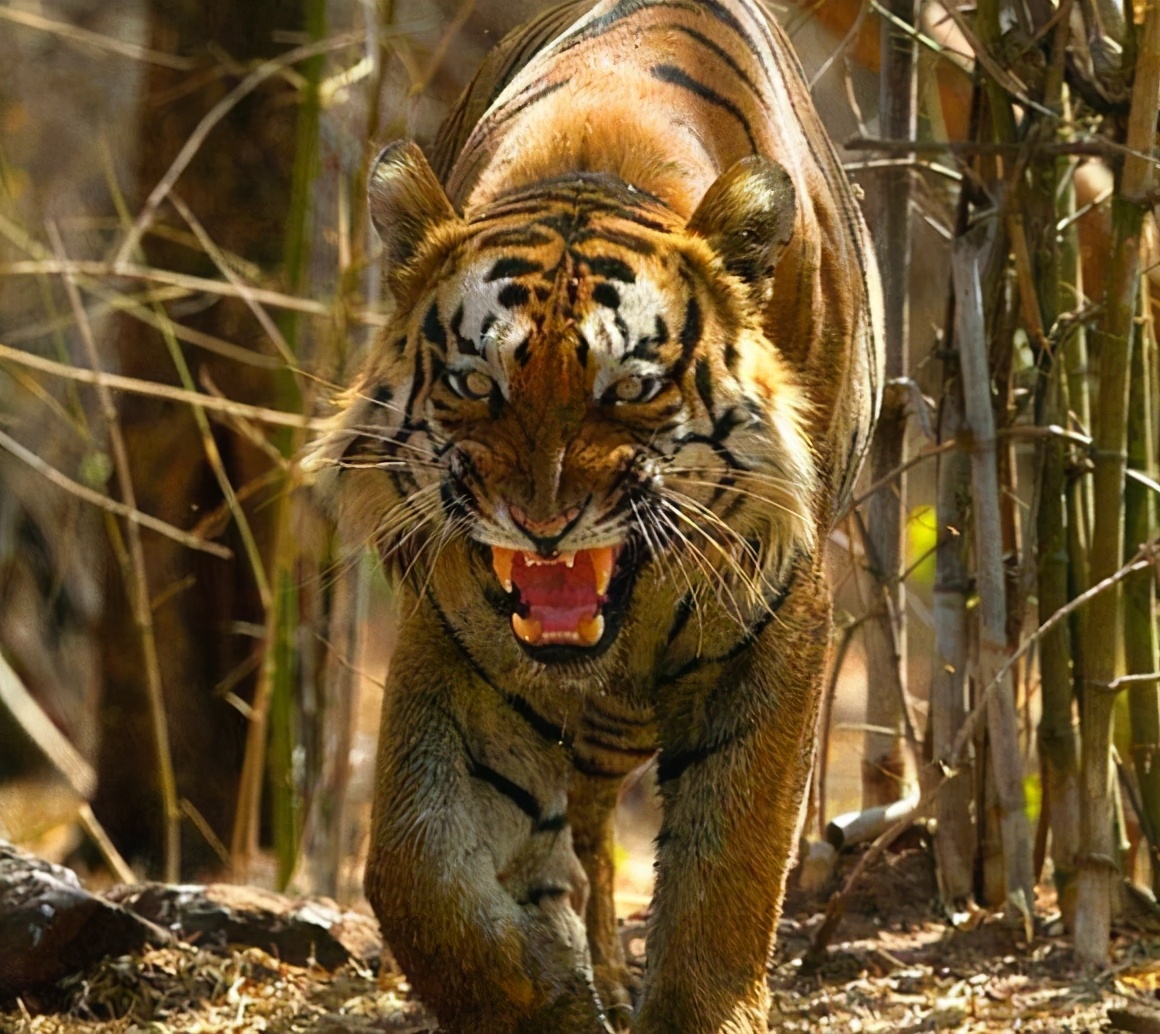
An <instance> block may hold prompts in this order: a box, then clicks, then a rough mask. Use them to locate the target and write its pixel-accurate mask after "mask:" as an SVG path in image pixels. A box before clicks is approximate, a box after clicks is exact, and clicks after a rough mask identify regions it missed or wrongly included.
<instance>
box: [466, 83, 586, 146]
mask: <svg viewBox="0 0 1160 1034" xmlns="http://www.w3.org/2000/svg"><path fill="white" fill-rule="evenodd" d="M543 81H544V80H543V79H538V80H537V81H536V82H534V83H532V84H531V86H529V87H528V90H527V91H525V95H524V96H523V97H522V98H521V99H520V100H519V101H517V102H516V103H514V104H510V105H506V106H505V107H503V108H501V109H500V110H499V111H497V112H496V113H495V114H494V115H493V116H492V117H491V118H489V119H487V120H486V122H487V123H488V124H489V126H490V127H493V128H494V127H497V126H502V125H503V124H504V123H505V122H510V121H511V120H512V119H513V118H515V117H516V116H517V115H518V114H519V113H520V112H521V111H527V110H528V108H530V107H532V106H533V105H535V104H539V102H540V101H542V100H543V99H544V98H545V97H550V96H551V95H552V94H553V93H555V92H556V91H557V90H562V89H564V87H565V86H567V85H568V84H569V83H570V82H571V81H572V80H571V79H559V80H557V81H556V82H554V83H548V85H547V86H542V87H541V88H540V89H539V90H536V91H535V92H529V91H532V90H533V88H534V87H537V86H541V84H542V83H543ZM483 124H484V123H483V122H480V123H479V124H478V125H477V126H476V127H475V129H474V130H472V134H471V135H472V136H476V135H477V134H478V133H479V127H480V126H482V125H483ZM486 139H487V134H482V135H480V141H481V143H483V142H485V141H486Z"/></svg>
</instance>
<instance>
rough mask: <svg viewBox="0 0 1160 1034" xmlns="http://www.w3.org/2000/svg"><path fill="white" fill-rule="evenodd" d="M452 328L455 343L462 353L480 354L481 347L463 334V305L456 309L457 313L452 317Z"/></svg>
mask: <svg viewBox="0 0 1160 1034" xmlns="http://www.w3.org/2000/svg"><path fill="white" fill-rule="evenodd" d="M451 330H452V332H453V333H454V334H455V344H456V345H457V346H458V348H459V352H460V354H461V355H479V349H478V348H477V347H476V345H475V342H474V341H472V340H471V338H469V337H465V336H464V334H463V305H462V304H460V306H459V308H458V309H456V310H455V315H454V316H452V317H451Z"/></svg>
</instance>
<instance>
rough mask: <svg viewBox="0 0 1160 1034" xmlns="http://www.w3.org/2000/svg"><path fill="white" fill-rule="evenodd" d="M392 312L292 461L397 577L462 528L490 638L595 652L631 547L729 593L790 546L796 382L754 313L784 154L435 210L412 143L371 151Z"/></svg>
mask: <svg viewBox="0 0 1160 1034" xmlns="http://www.w3.org/2000/svg"><path fill="white" fill-rule="evenodd" d="M369 195H370V197H369V200H370V213H371V217H372V219H373V222H374V225H375V227H376V228H377V230H378V233H379V236H380V237H381V239H382V242H383V247H384V259H385V263H386V267H387V273H386V283H387V287H388V289H389V291H390V294H391V295H392V298H393V301H394V311H393V315H392V317H391V322H390V325H389V327H388V329H387V330H386V331H385V332H384V334H383V336H382V338H381V339H380V341H379V343H378V345H377V346H376V348H375V351H374V354H373V355H372V356H371V358H370V361H369V363H368V364H367V366H366V368H365V369H364V371H363V374H362V377H361V379H360V381H359V382H358V384H357V385H356V386H355V388H354V389H353V390H352V391H351V392H349V393H348V394H347V396H346V397H345V399H344V402H343V405H342V408H341V412H340V413H339V415H338V417H337V418H336V423H335V426H334V428H333V429H332V430H331V431H330V432H329V433H328V434H327V435H326V436H325V437H324V439H323V440H322V441H321V442H320V443H319V445H318V446H317V448H316V451H315V454H314V456H313V458H312V461H311V465H312V466H313V467H314V468H315V469H316V470H318V471H319V472H320V475H321V477H322V478H323V479H324V491H327V492H328V493H329V494H331V495H332V496H333V498H334V502H335V507H336V510H337V512H338V517H339V522H340V524H341V525H344V526H345V528H346V530H347V532H348V534H353V535H355V536H358V537H359V538H360V539H361V540H363V541H365V542H367V543H369V544H372V545H373V547H374V548H375V549H376V550H377V551H378V552H379V553H380V555H381V556H383V557H384V558H385V559H386V560H387V561H388V563H389V564H390V565H391V566H393V567H394V569H395V571H396V573H397V574H398V575H399V576H401V577H404V578H407V577H410V576H412V575H415V574H418V575H422V572H424V571H426V570H427V569H429V567H430V566H431V565H433V564H437V563H438V562H439V557H440V555H441V553H442V549H443V547H444V546H445V545H446V544H447V543H449V542H452V541H456V542H464V541H465V542H468V543H470V547H469V548H470V549H472V550H474V551H476V552H477V553H479V554H480V556H481V557H484V556H485V557H486V560H487V561H488V562H489V564H490V568H491V572H492V576H493V577H494V581H493V583H492V584H491V586H489V587H488V591H487V592H486V593H484V597H485V600H486V601H487V602H488V603H489V604H490V605H491V606H493V607H496V608H500V609H502V610H504V611H506V612H507V613H508V614H510V622H511V630H512V633H513V636H514V640H515V642H517V643H518V644H519V645H520V646H521V647H522V648H523V650H524V651H526V652H527V653H528V654H529V655H530V656H532V657H533V658H534V659H536V660H539V661H543V662H545V663H550V662H554V661H567V660H576V659H580V658H590V657H595V656H597V655H599V654H600V653H601V652H602V651H604V650H605V649H606V648H607V647H608V646H609V645H610V644H611V643H612V642H613V641H614V640H615V639H616V637H617V634H618V632H619V630H620V627H621V625H622V623H623V618H624V615H625V613H626V611H628V610H629V609H630V607H631V603H632V597H633V592H634V588H635V587H636V586H637V584H638V582H639V576H640V575H641V573H642V572H643V571H646V570H652V572H653V574H654V575H655V576H656V577H658V578H660V579H662V580H669V581H671V583H672V584H673V585H674V587H675V588H676V589H678V590H679V591H680V592H681V593H682V594H684V593H685V592H686V590H687V592H688V594H689V596H690V597H694V598H703V599H706V600H716V601H717V602H718V603H722V604H723V605H724V606H725V609H726V610H729V609H731V608H730V604H731V605H732V609H734V610H736V611H737V612H738V617H740V614H741V613H752V608H753V607H754V606H757V607H760V606H761V604H762V600H763V599H764V597H765V596H767V595H768V591H767V590H766V589H765V586H766V585H767V584H768V583H769V581H770V580H771V579H772V577H773V576H774V575H776V574H778V573H779V567H780V565H782V564H783V563H784V561H785V557H786V556H787V555H788V554H789V553H791V552H792V551H793V550H795V549H796V548H799V547H802V546H805V547H806V548H809V547H810V546H812V537H813V535H814V530H813V528H814V522H813V519H812V518H813V515H812V513H811V493H812V490H813V484H814V478H815V473H814V463H813V458H812V455H811V452H810V448H809V445H808V441H807V439H806V437H805V434H804V432H803V429H802V418H803V411H804V404H803V402H802V395H801V392H800V389H799V387H798V386H797V385H795V384H794V382H793V379H792V377H791V375H790V373H789V371H788V369H787V367H786V366H785V364H784V362H783V360H782V359H781V358H780V356H779V354H778V352H777V350H776V348H775V347H773V346H772V345H771V343H770V340H769V338H768V337H767V336H766V334H765V332H764V330H763V325H764V323H765V320H766V316H767V314H766V309H767V306H768V300H769V297H770V292H771V285H772V276H773V272H774V268H775V266H776V263H777V260H778V258H779V256H780V255H781V253H782V252H783V250H784V249H785V248H786V246H787V245H788V244H789V242H790V241H791V239H792V237H793V234H794V226H795V219H796V205H795V191H794V187H793V184H792V182H791V180H790V178H789V176H788V175H787V174H786V172H785V171H784V170H783V169H782V168H781V167H780V166H778V165H776V164H775V163H773V162H770V161H768V160H766V159H763V158H760V157H752V158H747V159H743V160H742V161H740V162H738V163H737V164H735V165H734V166H733V167H731V168H730V169H728V170H727V171H726V172H725V173H723V174H722V175H721V176H720V178H719V179H718V180H717V181H716V182H715V183H714V184H713V185H712V186H711V187H710V189H709V190H708V191H707V193H706V194H705V196H704V198H703V199H702V200H701V202H700V204H699V205H698V207H697V208H696V210H695V211H694V212H693V213H692V216H691V217H690V218H688V219H687V220H686V219H683V218H681V217H680V216H679V215H678V214H677V213H675V212H674V211H673V210H672V209H670V208H668V207H666V206H665V205H664V204H662V203H661V202H660V201H659V200H658V199H656V198H654V197H652V196H650V195H649V194H647V193H645V192H643V191H640V190H638V189H634V187H632V186H631V185H628V184H625V183H623V182H622V181H619V180H617V179H616V178H614V177H612V176H608V175H604V174H578V175H575V176H571V177H568V178H563V179H559V180H555V181H550V182H542V183H538V184H536V185H535V186H534V187H528V188H522V189H519V190H517V191H514V192H512V193H510V194H507V195H504V196H502V197H499V198H496V199H492V200H490V201H488V202H487V203H485V204H481V205H478V206H474V207H469V208H468V210H467V211H466V212H465V213H463V214H460V213H458V212H456V210H455V208H454V207H453V205H452V204H451V202H450V201H449V199H448V197H447V195H446V193H445V192H444V190H443V188H442V186H441V185H440V184H439V182H438V180H437V179H436V177H435V175H434V173H433V172H432V170H431V168H430V166H429V165H428V164H427V161H426V159H425V158H424V157H423V155H422V152H421V151H420V150H419V148H418V147H417V146H415V145H414V144H412V143H408V142H400V143H396V144H393V145H391V146H389V147H388V148H386V150H384V151H383V152H382V153H381V154H380V155H379V157H378V159H377V160H376V162H375V164H374V167H373V170H372V173H371V178H370V191H369Z"/></svg>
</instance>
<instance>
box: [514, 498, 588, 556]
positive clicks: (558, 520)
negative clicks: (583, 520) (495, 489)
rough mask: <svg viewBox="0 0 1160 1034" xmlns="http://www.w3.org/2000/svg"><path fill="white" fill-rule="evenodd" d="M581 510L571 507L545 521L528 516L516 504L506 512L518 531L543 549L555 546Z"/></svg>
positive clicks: (578, 507) (577, 507)
mask: <svg viewBox="0 0 1160 1034" xmlns="http://www.w3.org/2000/svg"><path fill="white" fill-rule="evenodd" d="M581 509H583V508H582V507H580V506H573V507H572V508H571V509H568V510H564V511H563V512H562V513H558V514H556V515H555V516H554V517H549V518H548V519H547V520H537V519H536V518H534V517H532V516H531V515H529V514H528V512H527V511H526V510H525V509H524V508H523V507H522V506H519V505H518V504H516V503H512V504H511V506H510V507H509V508H508V512H509V513H510V514H511V517H512V520H513V521H515V523H516V524H517V525H518V526H519V528H520V530H521V531H522V532H523V533H524V534H525V535H527V536H528V538H530V539H531V540H532V541H533V542H534V543H535V544H536V545H537V546H538V547H540V548H544V547H554V546H555V544H556V542H558V541H559V540H560V538H561V537H562V536H563V534H564V532H565V531H567V530H568V528H569V526H570V525H572V524H573V523H575V521H576V518H577V517H579V516H580V511H581Z"/></svg>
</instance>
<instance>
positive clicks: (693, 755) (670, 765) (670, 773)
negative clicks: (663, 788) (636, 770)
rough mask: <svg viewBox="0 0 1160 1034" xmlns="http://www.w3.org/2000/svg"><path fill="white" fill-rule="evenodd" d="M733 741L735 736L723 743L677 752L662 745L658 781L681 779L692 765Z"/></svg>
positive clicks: (658, 762)
mask: <svg viewBox="0 0 1160 1034" xmlns="http://www.w3.org/2000/svg"><path fill="white" fill-rule="evenodd" d="M732 742H733V738H732V737H730V738H729V739H726V740H725V741H724V742H722V743H713V744H706V745H702V746H700V747H694V748H693V749H692V750H682V751H680V752H679V753H676V754H674V753H672V752H670V751H667V750H665V749H664V748H663V747H662V748H661V756H660V760H658V761H657V782H658V783H670V782H672V781H673V780H674V779H679V778H680V777H681V776H682V775H683V774H684V772H685V770H686V769H687V768H688V767H689V766H690V765H697V764H700V763H701V762H702V761H704V760H705V759H706V758H708V757H710V756H711V755H712V754H715V753H716V752H717V751H719V750H721V749H722V748H723V747H727V746H728V745H729V744H730V743H732Z"/></svg>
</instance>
